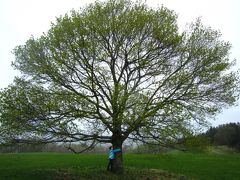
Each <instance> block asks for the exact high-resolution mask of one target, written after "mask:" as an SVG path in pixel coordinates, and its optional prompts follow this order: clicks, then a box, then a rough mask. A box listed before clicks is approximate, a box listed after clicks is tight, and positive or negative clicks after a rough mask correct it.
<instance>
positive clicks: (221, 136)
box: [0, 123, 240, 153]
mask: <svg viewBox="0 0 240 180" xmlns="http://www.w3.org/2000/svg"><path fill="white" fill-rule="evenodd" d="M209 146H228V147H230V148H234V149H236V150H239V151H240V123H228V124H223V125H219V126H218V127H210V128H209V129H208V130H207V131H206V132H205V133H202V134H199V135H195V136H190V137H187V138H183V139H179V141H178V142H176V146H175V148H176V149H179V150H184V151H185V150H187V151H188V150H189V151H192V150H193V151H195V150H197V151H198V150H200V151H201V150H204V149H205V148H206V147H209ZM72 148H74V149H75V150H76V151H78V150H81V149H83V148H84V147H83V146H81V145H78V144H75V145H72ZM172 149H174V147H169V148H166V147H161V146H154V145H149V144H142V143H141V144H140V145H134V146H129V145H124V147H123V150H124V152H130V153H160V152H166V151H169V150H172ZM107 150H108V147H107V146H106V145H99V146H96V147H94V148H93V149H91V150H90V151H87V152H85V153H107ZM14 152H15V153H17V152H62V153H72V151H70V150H69V149H68V148H67V147H66V146H65V145H64V144H60V143H59V144H56V143H50V144H14V145H11V146H1V145H0V153H14Z"/></svg>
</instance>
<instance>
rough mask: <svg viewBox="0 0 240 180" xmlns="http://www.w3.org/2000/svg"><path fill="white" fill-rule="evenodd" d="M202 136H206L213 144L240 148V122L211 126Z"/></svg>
mask: <svg viewBox="0 0 240 180" xmlns="http://www.w3.org/2000/svg"><path fill="white" fill-rule="evenodd" d="M202 136H203V137H206V138H207V139H208V140H209V142H210V144H211V145H216V146H222V145H225V146H228V147H232V148H236V149H238V150H240V123H228V124H223V125H220V126H218V127H211V128H210V129H209V130H207V131H206V133H203V134H202Z"/></svg>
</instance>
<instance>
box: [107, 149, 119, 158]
mask: <svg viewBox="0 0 240 180" xmlns="http://www.w3.org/2000/svg"><path fill="white" fill-rule="evenodd" d="M120 151H121V149H111V150H109V153H108V158H109V159H115V153H116V152H120Z"/></svg>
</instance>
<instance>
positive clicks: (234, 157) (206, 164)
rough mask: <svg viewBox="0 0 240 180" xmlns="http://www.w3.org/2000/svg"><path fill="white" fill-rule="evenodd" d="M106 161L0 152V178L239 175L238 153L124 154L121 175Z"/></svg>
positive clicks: (231, 177)
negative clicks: (114, 172) (109, 166)
mask: <svg viewBox="0 0 240 180" xmlns="http://www.w3.org/2000/svg"><path fill="white" fill-rule="evenodd" d="M106 165H107V155H88V154H80V155H75V154H57V153H21V154H20V153H19V154H0V180H5V179H7V180H8V179H22V180H27V179H33V180H35V179H36V180H37V179H44V180H47V179H65V180H68V179H101V180H104V179H149V180H150V179H204V180H205V179H206V180H208V179H209V180H210V179H216V180H224V179H225V180H235V179H236V180H239V179H240V154H203V153H202V154H201V153H179V152H178V153H168V154H158V155H150V154H126V155H125V156H124V165H125V174H124V175H121V176H116V175H112V174H111V173H109V172H107V171H106ZM176 174H178V175H176Z"/></svg>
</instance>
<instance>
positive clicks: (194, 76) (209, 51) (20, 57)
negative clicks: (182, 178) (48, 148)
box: [0, 0, 238, 148]
mask: <svg viewBox="0 0 240 180" xmlns="http://www.w3.org/2000/svg"><path fill="white" fill-rule="evenodd" d="M230 47H231V45H230V43H228V42H225V41H223V40H221V34H220V32H218V31H215V30H213V29H211V28H210V27H205V26H204V25H203V24H202V23H201V21H200V20H199V19H198V20H197V21H196V22H194V23H192V24H191V25H190V26H189V28H188V29H187V30H185V31H183V32H181V31H180V30H179V28H178V25H177V15H176V14H175V12H174V11H171V10H169V9H168V8H166V7H163V6H162V7H159V8H156V9H153V8H150V7H148V6H147V5H146V4H141V3H133V2H131V1H127V0H109V1H106V2H96V3H94V4H90V5H89V6H87V7H85V8H82V9H80V10H79V11H75V10H73V11H72V12H71V13H70V14H66V15H64V16H61V17H59V18H57V19H56V22H54V23H52V25H51V28H50V29H49V31H48V32H47V33H45V34H43V35H42V36H41V37H38V38H34V37H31V38H30V39H29V40H27V42H26V43H25V44H24V45H20V46H17V47H16V48H15V49H14V54H15V57H16V60H15V62H13V66H14V67H15V68H16V69H18V70H19V71H20V72H21V73H22V76H21V77H18V78H16V79H15V81H14V83H13V84H12V85H10V86H9V87H7V88H6V89H4V90H3V91H2V92H1V98H0V110H1V113H0V122H1V131H2V132H4V133H1V134H3V135H4V137H3V138H2V139H3V140H4V141H5V142H7V141H8V140H11V141H14V142H69V143H72V142H86V141H87V142H88V143H89V145H94V144H95V143H97V142H106V143H112V144H113V145H114V146H115V147H120V148H121V146H122V143H123V142H124V141H125V140H126V139H131V140H139V141H142V142H151V143H155V144H160V145H169V144H171V143H173V140H174V139H175V138H178V137H180V136H183V135H184V134H186V133H189V131H191V130H192V124H193V123H197V124H200V125H202V124H205V123H206V117H207V116H213V115H215V114H216V113H217V112H219V111H220V110H221V109H222V108H223V107H225V106H228V105H233V104H234V102H235V101H236V98H237V88H238V87H237V82H238V77H237V73H236V72H233V71H231V67H232V65H233V61H232V60H230V59H229V53H230Z"/></svg>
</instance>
